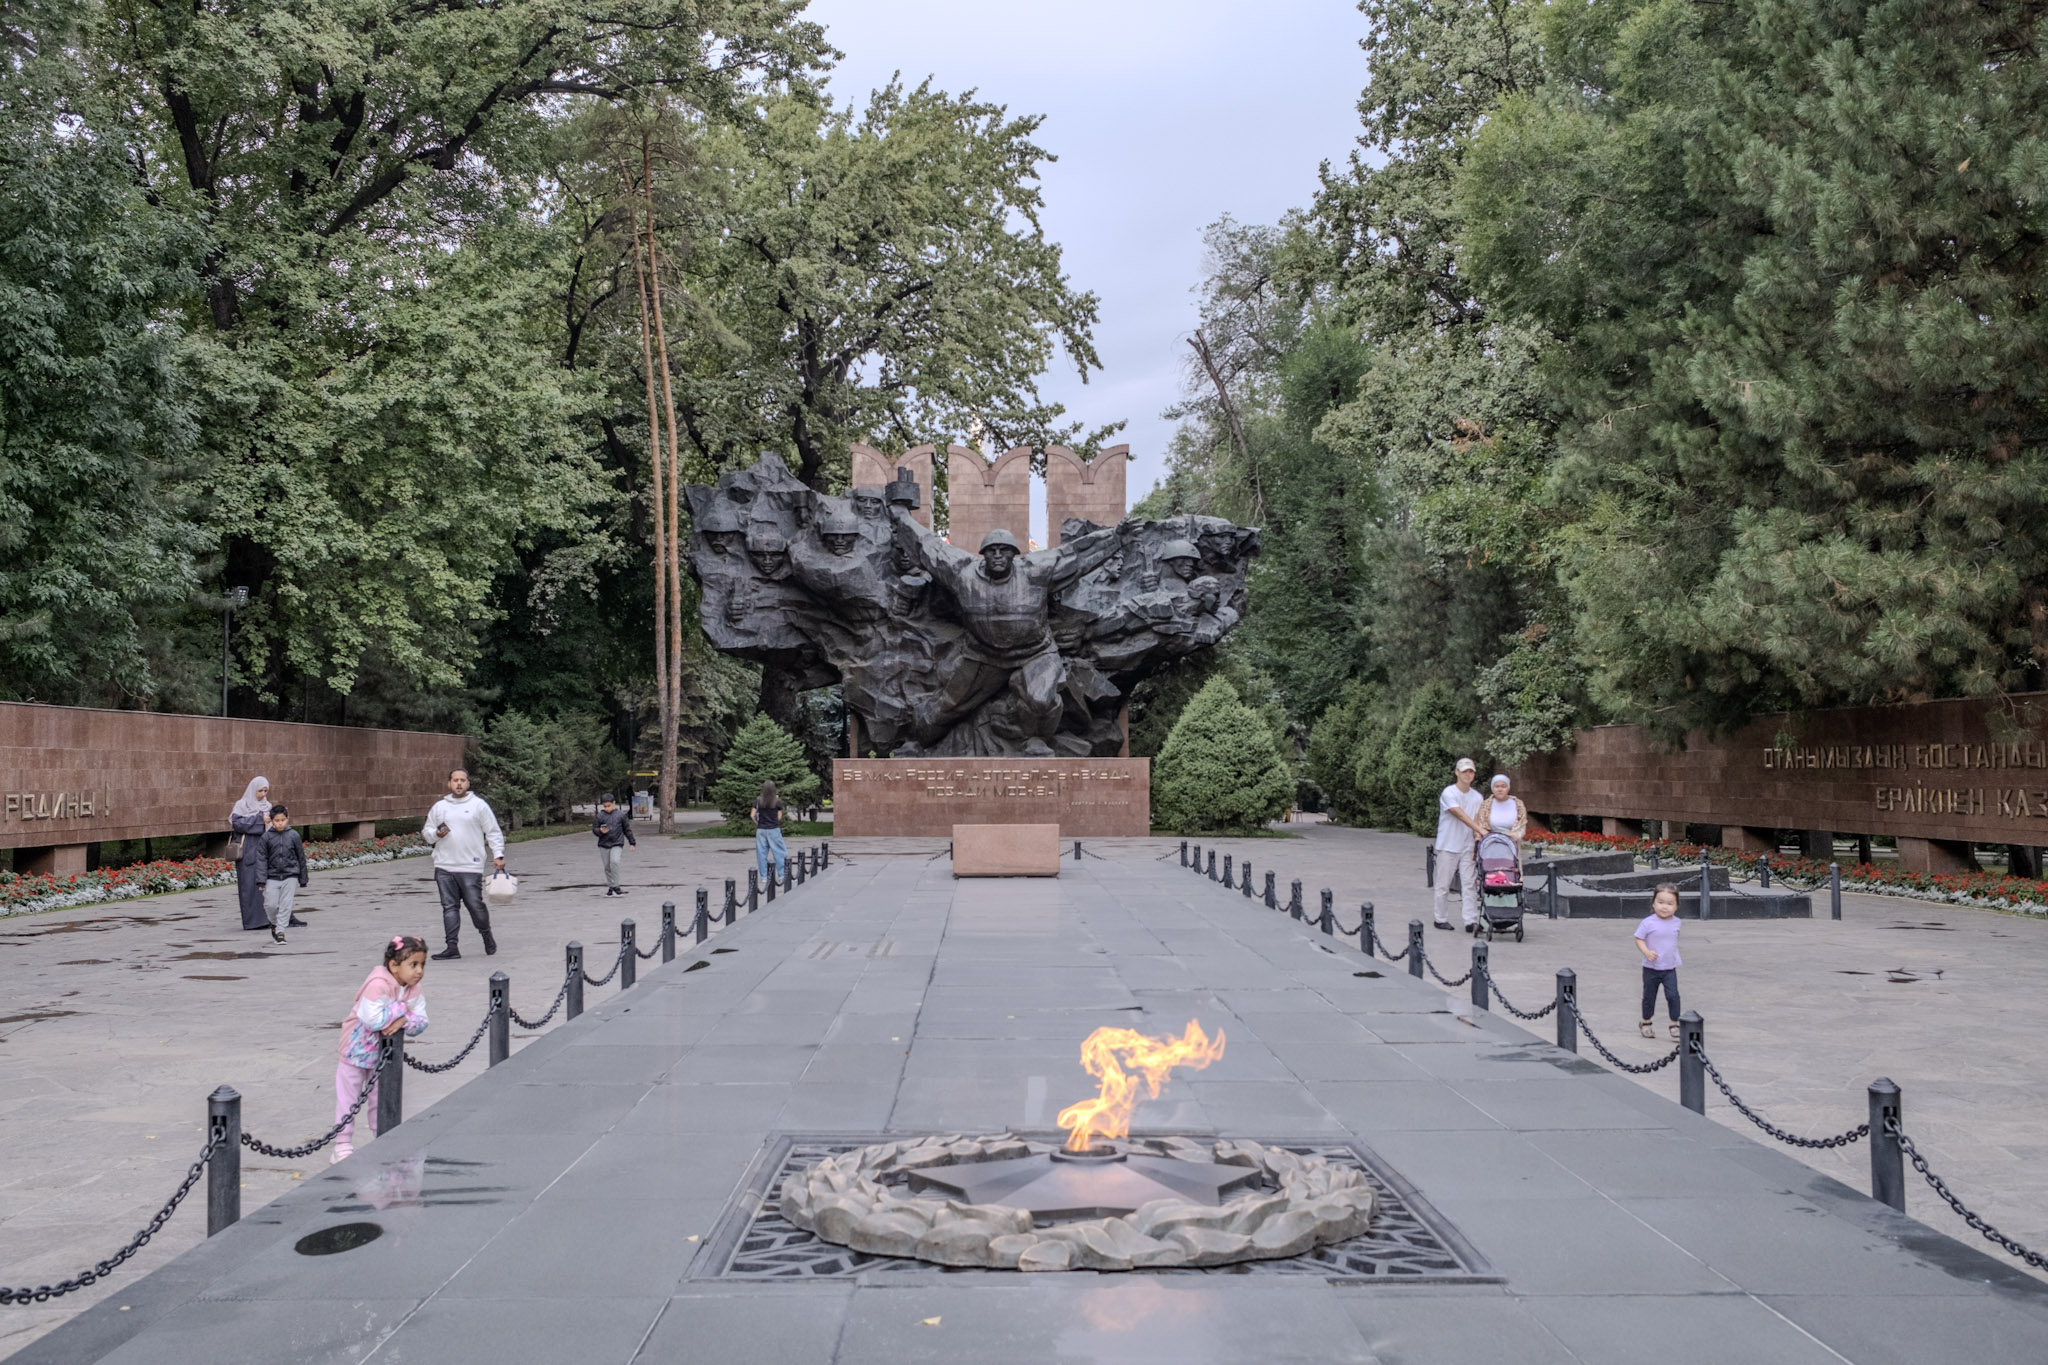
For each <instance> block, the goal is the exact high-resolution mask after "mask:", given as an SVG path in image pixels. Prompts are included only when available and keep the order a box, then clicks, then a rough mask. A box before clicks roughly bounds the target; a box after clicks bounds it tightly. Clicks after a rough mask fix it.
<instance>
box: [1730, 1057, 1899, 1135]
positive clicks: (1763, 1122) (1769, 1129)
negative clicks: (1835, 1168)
mask: <svg viewBox="0 0 2048 1365" xmlns="http://www.w3.org/2000/svg"><path fill="white" fill-rule="evenodd" d="M1692 1055H1693V1056H1695V1057H1697V1058H1699V1059H1700V1065H1701V1066H1703V1067H1705V1068H1706V1071H1707V1077H1708V1079H1710V1080H1712V1081H1713V1083H1714V1084H1715V1086H1716V1087H1717V1088H1719V1090H1720V1091H1721V1093H1722V1094H1723V1095H1725V1096H1727V1097H1728V1103H1730V1104H1732V1105H1734V1106H1735V1109H1736V1112H1737V1113H1739V1114H1741V1115H1742V1117H1744V1118H1746V1119H1748V1120H1749V1121H1750V1122H1751V1123H1753V1124H1755V1125H1756V1126H1757V1127H1759V1128H1761V1129H1763V1130H1764V1131H1765V1132H1766V1133H1769V1134H1770V1135H1771V1136H1772V1137H1774V1138H1776V1139H1777V1140H1778V1141H1780V1142H1782V1143H1785V1144H1786V1145H1787V1146H1791V1147H1806V1148H1809V1149H1812V1150H1816V1151H1819V1150H1824V1149H1826V1148H1830V1147H1847V1146H1848V1145H1849V1144H1850V1143H1852V1142H1861V1141H1862V1140H1863V1139H1864V1138H1867V1137H1869V1136H1870V1125H1869V1124H1867V1123H1859V1124H1857V1125H1856V1126H1855V1127H1854V1128H1851V1129H1850V1130H1849V1131H1848V1132H1846V1133H1838V1134H1836V1135H1835V1136H1834V1137H1830V1138H1803V1137H1799V1136H1797V1135H1796V1134H1792V1133H1788V1132H1786V1131H1785V1130H1784V1129H1783V1128H1780V1127H1778V1126H1777V1125H1776V1124H1774V1123H1772V1122H1771V1121H1770V1120H1768V1119H1766V1118H1765V1117H1764V1116H1763V1115H1761V1114H1759V1113H1757V1112H1756V1110H1754V1109H1752V1108H1750V1107H1749V1106H1748V1105H1746V1104H1744V1103H1743V1102H1742V1100H1741V1099H1740V1098H1739V1097H1738V1096H1737V1095H1736V1093H1735V1092H1734V1091H1733V1090H1731V1089H1729V1087H1728V1082H1727V1081H1725V1080H1723V1079H1721V1073H1720V1071H1719V1070H1718V1069H1717V1068H1716V1067H1715V1066H1714V1063H1713V1062H1712V1060H1710V1059H1709V1058H1708V1056H1707V1050H1706V1049H1705V1048H1703V1047H1700V1046H1699V1045H1698V1044H1695V1045H1694V1046H1693V1050H1692Z"/></svg>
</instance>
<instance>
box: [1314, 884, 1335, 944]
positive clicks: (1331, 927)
mask: <svg viewBox="0 0 2048 1365" xmlns="http://www.w3.org/2000/svg"><path fill="white" fill-rule="evenodd" d="M1316 927H1317V928H1318V929H1321V930H1322V931H1323V935H1324V937H1328V936H1329V935H1331V934H1334V933H1336V932H1337V911H1336V910H1335V908H1333V907H1332V905H1331V903H1330V888H1329V887H1327V886H1326V887H1324V888H1323V913H1322V914H1320V915H1318V916H1316Z"/></svg>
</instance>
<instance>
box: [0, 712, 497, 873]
mask: <svg viewBox="0 0 2048 1365" xmlns="http://www.w3.org/2000/svg"><path fill="white" fill-rule="evenodd" d="M463 744H464V740H463V737H462V736H461V735H443V734H420V733H414V732H411V731H402V730H365V729H356V728H352V727H347V726H338V725H288V724H283V723H280V722H276V721H262V720H224V719H221V718H219V717H214V716H166V715H157V714H153V713H148V712H142V711H93V710H86V709H83V708H79V707H70V706H27V705H21V704H18V703H0V848H32V847H38V846H47V845H53V844H58V845H73V844H90V843H98V842H101V841H103V840H109V839H140V838H144V837H149V838H156V837H160V836H164V835H171V834H210V833H217V832H225V831H226V829H227V824H228V808H229V807H231V806H232V805H234V803H235V800H236V798H238V797H240V796H241V794H242V788H243V787H244V786H245V785H247V783H248V781H249V779H250V778H252V777H255V776H257V775H259V774H261V775H262V776H264V777H267V778H269V779H270V799H271V800H273V801H280V802H283V803H284V804H286V805H288V806H290V807H291V810H292V822H293V823H294V824H297V825H302V826H303V825H325V824H333V823H346V822H354V821H370V820H378V819H395V818H397V817H399V816H418V817H420V818H422V819H424V818H425V817H426V813H427V809H428V807H429V806H431V805H432V804H433V802H434V800H435V798H436V797H438V796H440V795H441V793H442V791H443V790H444V788H445V786H446V780H447V776H448V770H449V769H450V768H453V767H456V766H459V765H460V764H461V763H462V750H463Z"/></svg>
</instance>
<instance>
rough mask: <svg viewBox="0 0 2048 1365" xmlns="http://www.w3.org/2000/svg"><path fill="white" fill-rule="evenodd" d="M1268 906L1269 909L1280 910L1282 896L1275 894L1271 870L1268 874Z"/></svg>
mask: <svg viewBox="0 0 2048 1365" xmlns="http://www.w3.org/2000/svg"><path fill="white" fill-rule="evenodd" d="M1266 908H1267V909H1268V910H1278V909H1279V908H1280V898H1279V897H1278V896H1276V895H1274V894H1273V874H1272V873H1270V872H1268V873H1267V874H1266Z"/></svg>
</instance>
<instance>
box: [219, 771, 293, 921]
mask: <svg viewBox="0 0 2048 1365" xmlns="http://www.w3.org/2000/svg"><path fill="white" fill-rule="evenodd" d="M269 823H270V779H269V778H267V777H252V778H250V779H249V785H248V787H247V788H246V789H244V791H243V792H242V799H241V800H239V801H237V802H235V808H234V809H233V810H231V811H229V812H228V830H229V832H230V833H232V834H234V835H236V836H237V837H239V838H240V839H241V841H242V856H241V860H240V861H239V862H237V863H236V864H235V890H236V892H237V893H238V894H239V895H240V897H241V901H242V927H243V928H244V929H268V928H269V927H270V916H269V914H268V913H267V912H266V911H265V910H264V909H263V878H264V870H263V827H264V826H265V825H267V824H269ZM280 927H282V926H280Z"/></svg>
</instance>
